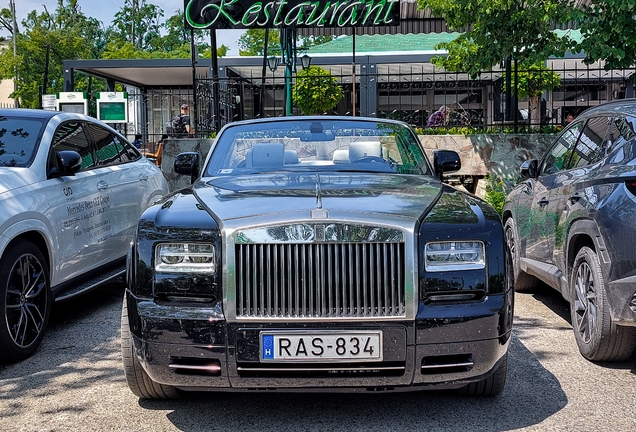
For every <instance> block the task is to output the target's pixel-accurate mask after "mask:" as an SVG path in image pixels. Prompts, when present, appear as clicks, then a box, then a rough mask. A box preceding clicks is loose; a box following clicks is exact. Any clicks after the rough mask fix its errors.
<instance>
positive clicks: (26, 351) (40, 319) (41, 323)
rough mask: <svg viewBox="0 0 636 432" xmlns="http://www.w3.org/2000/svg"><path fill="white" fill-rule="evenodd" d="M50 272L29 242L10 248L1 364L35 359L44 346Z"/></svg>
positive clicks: (0, 285) (3, 268)
mask: <svg viewBox="0 0 636 432" xmlns="http://www.w3.org/2000/svg"><path fill="white" fill-rule="evenodd" d="M51 301H52V294H51V287H50V282H49V270H48V266H47V264H46V261H45V260H44V256H43V255H42V252H41V251H40V249H38V247H37V246H35V244H33V243H31V242H29V241H23V242H17V243H13V244H12V245H10V246H9V247H8V248H7V249H6V251H5V253H4V255H3V256H2V259H0V311H1V312H2V317H0V319H1V321H0V362H4V363H6V362H17V361H20V360H24V359H25V358H27V357H29V356H31V355H32V354H33V353H34V352H35V351H36V350H37V349H38V347H39V346H40V344H41V343H42V339H43V338H44V332H45V330H46V326H47V324H48V322H49V315H50V313H51Z"/></svg>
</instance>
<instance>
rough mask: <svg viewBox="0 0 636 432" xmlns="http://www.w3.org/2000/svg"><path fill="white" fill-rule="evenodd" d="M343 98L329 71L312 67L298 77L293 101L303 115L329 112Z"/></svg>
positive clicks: (336, 82) (301, 72)
mask: <svg viewBox="0 0 636 432" xmlns="http://www.w3.org/2000/svg"><path fill="white" fill-rule="evenodd" d="M342 98H343V94H342V89H341V88H340V86H339V85H338V81H337V80H336V78H335V77H333V76H332V75H331V73H330V72H329V71H327V70H324V69H323V68H320V67H318V66H311V67H309V68H307V69H303V70H301V71H299V72H298V74H297V75H296V82H295V83H294V87H293V88H292V101H293V102H294V104H295V105H296V106H297V107H298V108H300V111H301V112H302V113H303V114H307V115H310V114H322V113H324V112H327V111H329V110H330V109H333V108H334V107H335V106H336V105H338V103H339V102H340V100H341V99H342Z"/></svg>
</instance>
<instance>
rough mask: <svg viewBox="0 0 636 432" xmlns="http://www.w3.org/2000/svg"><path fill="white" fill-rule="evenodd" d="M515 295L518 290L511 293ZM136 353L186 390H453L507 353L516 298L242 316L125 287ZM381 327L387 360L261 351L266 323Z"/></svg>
mask: <svg viewBox="0 0 636 432" xmlns="http://www.w3.org/2000/svg"><path fill="white" fill-rule="evenodd" d="M507 295H508V296H512V292H510V293H508V294H507ZM127 299H128V311H129V324H130V328H131V331H132V334H133V340H134V345H135V348H136V353H137V357H138V359H139V360H140V362H141V364H142V365H143V367H144V369H145V371H146V373H147V374H148V375H149V377H150V378H151V379H152V380H153V381H155V382H158V383H161V384H166V385H170V386H174V387H177V388H180V389H184V390H198V391H201V390H212V391H227V390H234V391H248V390H288V391H309V390H311V391H320V390H323V391H346V392H350V391H377V390H423V389H428V388H431V389H452V388H459V387H462V386H465V385H466V384H468V383H471V382H475V381H480V380H482V379H484V378H486V377H488V376H489V375H490V374H491V373H493V372H494V370H495V369H496V368H497V366H498V365H499V362H500V361H501V359H502V357H503V356H504V355H505V353H506V351H507V349H508V345H509V340H510V334H511V332H510V328H509V325H502V323H508V322H509V320H506V319H505V317H506V316H508V317H509V316H511V311H510V310H508V309H509V308H510V307H511V304H512V302H511V301H510V299H509V298H507V296H506V295H493V296H488V297H486V298H485V299H484V300H482V301H480V302H475V303H470V304H462V305H438V306H426V305H424V304H422V303H421V304H420V307H419V311H418V314H417V318H416V319H415V320H414V321H402V322H400V321H390V322H386V321H384V322H381V323H380V322H361V323H334V322H318V323H317V322H312V323H306V322H298V323H272V324H263V323H258V324H255V323H236V322H227V321H225V319H223V318H222V316H221V317H220V316H209V317H208V318H205V317H204V316H203V315H204V314H202V313H201V312H200V309H198V308H197V309H195V308H191V309H190V310H191V311H192V313H188V310H189V309H188V308H184V307H175V306H171V305H158V304H156V303H154V302H152V301H151V300H148V299H136V298H134V297H133V296H132V295H131V293H130V292H128V294H127ZM265 329H266V330H287V331H292V330H303V331H312V330H314V331H317V330H320V331H324V330H353V331H355V330H381V331H382V339H383V358H382V361H381V362H372V363H368V362H367V363H365V362H351V363H328V364H324V363H323V364H320V363H316V364H313V363H303V364H299V363H293V364H280V363H271V362H261V361H260V360H259V340H258V335H259V333H260V331H261V330H265Z"/></svg>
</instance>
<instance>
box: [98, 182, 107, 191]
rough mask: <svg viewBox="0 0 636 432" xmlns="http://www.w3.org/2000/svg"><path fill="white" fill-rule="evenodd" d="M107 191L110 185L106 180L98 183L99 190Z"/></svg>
mask: <svg viewBox="0 0 636 432" xmlns="http://www.w3.org/2000/svg"><path fill="white" fill-rule="evenodd" d="M106 189H108V183H106V182H105V181H104V180H101V181H99V182H97V190H100V191H103V190H106Z"/></svg>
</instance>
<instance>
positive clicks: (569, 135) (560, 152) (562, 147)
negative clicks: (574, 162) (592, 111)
mask: <svg viewBox="0 0 636 432" xmlns="http://www.w3.org/2000/svg"><path fill="white" fill-rule="evenodd" d="M582 125H583V123H582V122H578V123H576V124H573V125H572V126H571V127H570V128H568V129H567V130H566V131H565V132H564V133H563V134H562V135H561V136H560V137H559V139H558V140H557V141H556V143H554V145H553V146H552V149H551V150H550V152H549V153H548V154H547V155H546V157H545V159H544V160H543V164H542V167H541V173H542V174H555V173H557V172H559V171H561V170H564V169H568V168H569V161H570V159H571V157H572V153H573V150H574V146H575V145H576V142H577V139H578V137H579V135H580V131H581V127H582Z"/></svg>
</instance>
